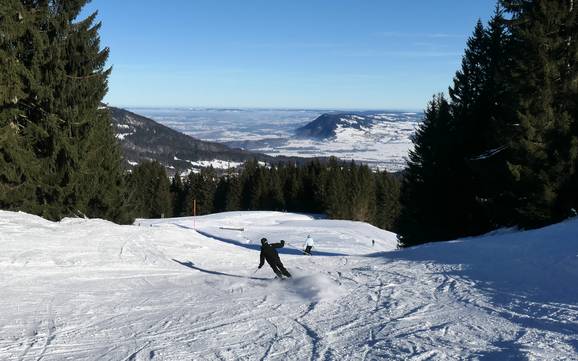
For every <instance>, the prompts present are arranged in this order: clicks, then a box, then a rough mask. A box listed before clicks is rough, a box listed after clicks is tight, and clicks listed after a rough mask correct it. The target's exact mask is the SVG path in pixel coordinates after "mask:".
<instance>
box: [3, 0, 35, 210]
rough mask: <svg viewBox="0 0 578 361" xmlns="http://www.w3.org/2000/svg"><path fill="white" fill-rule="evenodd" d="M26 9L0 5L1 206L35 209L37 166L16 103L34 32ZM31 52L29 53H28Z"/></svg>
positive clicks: (26, 78)
mask: <svg viewBox="0 0 578 361" xmlns="http://www.w3.org/2000/svg"><path fill="white" fill-rule="evenodd" d="M33 29H34V26H33V17H32V15H31V13H30V11H29V9H27V8H25V7H24V5H23V4H22V3H21V2H20V1H17V0H9V1H3V2H2V3H1V4H0V209H14V210H17V209H21V210H27V211H32V212H34V211H37V209H38V206H37V203H36V200H35V190H36V187H35V184H36V182H37V178H38V177H39V176H40V166H39V164H38V161H37V159H36V156H35V154H34V149H33V148H32V144H31V143H30V142H29V141H28V139H27V129H28V128H29V120H28V119H27V117H26V113H25V111H24V109H22V107H21V106H20V104H19V102H20V101H21V100H22V99H23V98H25V97H26V94H27V91H28V90H27V87H28V86H27V84H29V83H30V81H31V77H32V74H31V73H30V71H29V68H28V67H27V65H28V66H29V64H27V63H26V62H25V61H24V59H23V57H22V55H21V54H25V53H27V52H28V51H29V49H28V47H29V46H30V45H32V44H30V45H28V44H27V39H28V38H29V37H30V33H31V32H32V31H33ZM30 55H31V54H30Z"/></svg>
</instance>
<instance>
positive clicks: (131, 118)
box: [108, 107, 289, 174]
mask: <svg viewBox="0 0 578 361" xmlns="http://www.w3.org/2000/svg"><path fill="white" fill-rule="evenodd" d="M108 109H109V110H110V113H111V115H112V123H113V126H114V129H115V131H116V137H117V138H118V139H119V140H120V143H121V146H122V151H123V155H124V160H125V166H126V167H127V168H129V169H130V168H131V167H133V166H135V165H136V164H138V163H140V162H142V161H143V160H157V161H159V162H160V163H161V164H163V165H164V166H165V167H166V168H167V170H168V171H169V173H170V174H174V173H175V171H176V170H178V171H180V172H187V171H193V170H194V169H198V168H201V167H207V166H209V165H212V166H213V167H215V168H228V167H235V166H238V165H239V164H240V163H242V162H244V161H246V160H249V159H257V160H260V161H264V162H272V163H275V162H279V161H282V160H283V159H280V158H275V157H271V156H267V155H264V154H259V153H254V152H249V151H245V150H242V149H235V148H230V147H228V146H226V145H223V144H220V143H214V142H206V141H202V140H199V139H196V138H193V137H191V136H188V135H186V134H183V133H179V132H178V131H176V130H173V129H171V128H168V127H166V126H164V125H162V124H159V123H157V122H155V121H154V120H152V119H149V118H146V117H143V116H141V115H138V114H135V113H132V112H129V111H127V110H124V109H119V108H114V107H108ZM287 159H289V158H286V159H285V160H287Z"/></svg>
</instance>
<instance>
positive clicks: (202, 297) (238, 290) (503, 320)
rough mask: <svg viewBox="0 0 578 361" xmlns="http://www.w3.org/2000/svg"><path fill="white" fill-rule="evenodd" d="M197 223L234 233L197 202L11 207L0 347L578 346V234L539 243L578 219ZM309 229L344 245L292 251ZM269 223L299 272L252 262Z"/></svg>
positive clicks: (24, 354) (147, 351)
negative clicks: (75, 209) (466, 235)
mask: <svg viewBox="0 0 578 361" xmlns="http://www.w3.org/2000/svg"><path fill="white" fill-rule="evenodd" d="M195 223H196V227H197V228H198V229H199V230H202V231H203V234H205V235H209V236H210V235H213V236H214V237H215V238H221V239H227V240H229V241H230V242H222V241H219V240H216V239H215V238H212V237H208V236H203V235H200V234H198V233H196V232H195V231H194V230H192V228H193V222H192V219H191V218H182V219H166V220H137V222H136V224H140V227H139V226H117V225H113V224H111V223H108V222H105V221H100V220H78V219H66V220H64V221H62V222H60V223H52V222H48V221H45V220H42V219H40V218H38V217H34V216H30V215H26V214H22V213H11V212H1V211H0V246H1V249H2V250H3V252H2V253H1V254H0V287H1V289H2V290H3V295H2V297H1V298H0V359H1V360H22V361H24V360H35V361H37V360H45V361H47V360H96V359H98V360H127V361H128V360H286V359H291V360H460V359H463V360H526V359H530V360H545V359H548V360H572V359H578V321H577V320H578V304H577V300H578V292H577V291H576V288H575V283H574V281H575V279H576V276H578V271H577V269H578V267H577V266H578V245H576V242H575V241H568V242H563V241H559V243H558V244H559V245H560V246H559V247H560V250H558V251H557V252H554V251H552V250H553V249H555V248H553V247H554V246H552V244H551V242H549V243H548V244H547V245H545V246H544V245H543V244H542V243H540V242H541V240H543V239H544V237H546V238H548V239H550V238H556V237H558V238H560V239H562V240H564V239H565V238H564V235H565V234H569V235H570V237H571V236H572V235H574V234H576V231H577V230H578V221H572V222H567V223H563V224H560V225H557V226H553V227H552V230H551V231H549V229H544V230H538V231H534V233H532V232H526V233H517V232H510V233H508V232H506V233H504V234H497V235H495V236H487V237H485V239H484V238H482V239H479V240H475V241H474V240H464V241H456V242H447V243H443V244H436V245H426V246H423V247H417V248H415V249H410V250H403V251H393V249H394V248H395V243H394V235H392V234H390V233H388V232H385V231H382V230H378V229H376V228H374V227H371V226H369V225H366V224H363V223H359V222H348V221H328V220H315V219H313V218H311V217H309V216H305V215H295V214H284V213H276V212H245V213H243V212H233V213H225V214H219V215H212V216H206V217H198V218H197V220H196V222H195ZM221 227H239V228H244V231H242V232H240V231H233V230H227V229H222V228H221ZM556 227H558V228H556ZM548 232H550V233H548ZM307 234H312V235H313V237H314V239H315V241H316V244H317V247H316V248H314V252H315V251H317V252H319V253H322V252H324V251H325V252H326V253H327V254H342V255H341V256H338V255H336V256H319V255H314V256H312V257H309V256H303V255H296V254H294V253H293V252H291V247H293V249H294V248H300V247H301V246H302V243H303V241H304V239H305V236H306V235H307ZM520 235H522V236H520ZM262 236H267V237H268V238H269V239H270V241H272V242H276V241H278V240H279V239H282V238H283V239H285V240H286V241H288V243H289V245H290V246H291V247H290V246H289V245H288V246H287V247H286V249H284V250H282V251H283V252H285V253H281V258H282V260H283V262H284V263H285V265H286V267H287V268H288V269H289V270H290V271H291V272H292V273H293V274H294V278H293V279H292V280H286V281H273V280H269V279H268V278H272V277H273V273H272V271H271V270H270V269H269V268H268V267H267V265H265V267H264V268H263V269H261V270H259V271H258V272H256V273H255V274H253V273H254V270H255V268H256V266H257V264H258V261H259V259H258V258H259V254H258V250H256V249H255V248H251V247H249V246H255V245H257V244H258V240H259V239H260V238H261V237H262ZM371 239H375V240H376V248H373V247H371V245H370V242H371ZM528 239H529V240H528ZM505 241H509V243H507V246H506V247H505V248H506V250H505V251H500V252H497V251H496V247H498V245H501V244H503V243H504V242H505ZM522 241H524V242H522ZM468 242H470V243H468ZM471 242H475V243H471ZM243 244H245V245H246V246H247V247H243V246H242V245H243ZM508 247H509V248H508ZM546 250H550V252H549V254H550V257H541V258H538V257H536V255H541V254H544V252H545V251H546ZM508 252H511V254H510V253H508ZM513 254H519V255H520V256H519V257H518V258H515V257H512V256H511V255H513ZM489 255H495V257H489ZM504 260H508V262H506V261H504ZM511 267H514V268H516V267H517V268H520V271H519V272H517V271H512V272H511V274H509V275H508V274H505V273H504V272H505V271H506V270H509V269H510V268H511ZM539 274H544V276H543V277H540V276H539ZM502 276H504V277H502ZM564 276H565V277H564ZM572 286H574V288H572Z"/></svg>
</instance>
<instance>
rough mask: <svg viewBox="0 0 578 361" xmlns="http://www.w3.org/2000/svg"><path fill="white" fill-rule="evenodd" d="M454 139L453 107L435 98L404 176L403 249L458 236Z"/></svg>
mask: <svg viewBox="0 0 578 361" xmlns="http://www.w3.org/2000/svg"><path fill="white" fill-rule="evenodd" d="M454 139H455V134H454V133H453V120H452V116H451V110H450V104H449V103H448V101H447V100H446V99H445V98H444V96H443V95H441V94H440V95H436V96H434V98H433V100H432V101H431V102H430V103H429V104H428V107H427V108H426V110H425V116H424V121H423V123H422V124H421V125H420V127H419V128H418V129H417V131H416V133H415V134H414V137H413V143H414V149H413V150H412V151H410V153H409V159H408V167H407V169H406V172H405V174H404V179H403V186H402V192H401V205H402V209H401V214H400V217H399V219H398V223H397V229H398V231H399V235H398V237H399V242H400V244H401V245H402V246H411V245H415V244H420V243H424V242H432V241H440V240H446V239H451V238H452V237H453V236H454V235H455V233H456V232H455V227H456V224H457V223H456V221H457V220H456V219H455V218H453V217H452V215H455V214H458V213H459V211H460V210H459V209H456V208H455V205H454V201H453V199H452V198H451V197H452V192H454V191H455V188H454V186H453V179H454V174H453V173H452V169H453V164H452V163H453V157H454V155H453V152H454V148H455V144H454V142H453V140H454ZM448 197H450V198H448Z"/></svg>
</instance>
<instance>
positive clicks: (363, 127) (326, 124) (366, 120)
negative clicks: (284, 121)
mask: <svg viewBox="0 0 578 361" xmlns="http://www.w3.org/2000/svg"><path fill="white" fill-rule="evenodd" d="M419 118H420V114H418V113H376V112H359V113H325V114H322V115H320V116H319V117H317V118H316V119H315V120H313V121H312V122H310V123H308V124H306V125H305V126H303V127H300V128H297V129H296V130H295V135H296V136H297V137H300V138H313V139H317V140H326V139H330V138H335V137H337V136H338V134H340V133H342V132H343V131H344V130H348V129H349V130H352V131H356V132H367V133H371V132H372V128H374V127H375V126H379V125H382V124H383V123H386V122H389V123H391V122H408V121H417V120H419Z"/></svg>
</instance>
